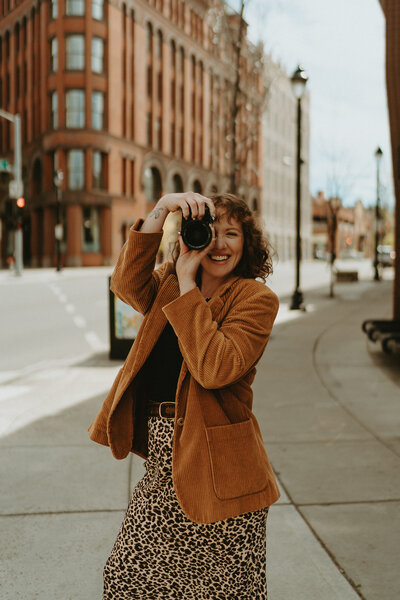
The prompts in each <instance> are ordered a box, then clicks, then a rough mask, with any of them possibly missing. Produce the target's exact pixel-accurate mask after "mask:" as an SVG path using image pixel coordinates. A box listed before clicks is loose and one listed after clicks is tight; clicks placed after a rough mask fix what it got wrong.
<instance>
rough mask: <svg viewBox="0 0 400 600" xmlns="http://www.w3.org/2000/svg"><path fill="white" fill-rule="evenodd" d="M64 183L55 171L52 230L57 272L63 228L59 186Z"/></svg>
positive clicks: (58, 171) (62, 178)
mask: <svg viewBox="0 0 400 600" xmlns="http://www.w3.org/2000/svg"><path fill="white" fill-rule="evenodd" d="M63 181H64V173H63V172H62V170H61V169H57V171H56V174H55V175H54V185H55V186H56V190H57V198H56V226H55V228H54V236H55V238H56V252H57V271H61V240H62V239H63V235H64V233H63V226H62V223H61V194H62V191H61V186H62V183H63Z"/></svg>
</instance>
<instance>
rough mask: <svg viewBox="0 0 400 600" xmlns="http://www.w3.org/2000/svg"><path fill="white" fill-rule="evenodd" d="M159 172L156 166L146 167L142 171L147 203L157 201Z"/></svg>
mask: <svg viewBox="0 0 400 600" xmlns="http://www.w3.org/2000/svg"><path fill="white" fill-rule="evenodd" d="M161 191H162V183H161V174H160V171H159V170H158V169H157V168H156V167H147V168H146V169H145V171H144V192H145V195H146V201H147V202H148V203H149V204H154V202H157V200H159V198H160V196H161Z"/></svg>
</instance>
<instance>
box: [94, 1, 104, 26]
mask: <svg viewBox="0 0 400 600" xmlns="http://www.w3.org/2000/svg"><path fill="white" fill-rule="evenodd" d="M92 17H93V19H97V20H98V21H102V20H103V19H104V0H92Z"/></svg>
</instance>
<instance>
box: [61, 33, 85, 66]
mask: <svg viewBox="0 0 400 600" xmlns="http://www.w3.org/2000/svg"><path fill="white" fill-rule="evenodd" d="M65 52H66V56H65V65H66V68H67V69H70V70H77V71H78V70H79V71H81V70H83V69H84V68H85V38H84V36H83V35H75V34H74V35H68V36H67V38H66V44H65Z"/></svg>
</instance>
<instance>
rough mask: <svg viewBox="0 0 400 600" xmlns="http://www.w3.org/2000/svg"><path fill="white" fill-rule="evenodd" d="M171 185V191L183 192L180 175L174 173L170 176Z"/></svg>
mask: <svg viewBox="0 0 400 600" xmlns="http://www.w3.org/2000/svg"><path fill="white" fill-rule="evenodd" d="M172 187H173V190H172V191H173V192H174V193H175V194H177V193H181V192H183V181H182V177H181V176H180V175H178V173H175V175H174V176H173V178H172Z"/></svg>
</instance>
